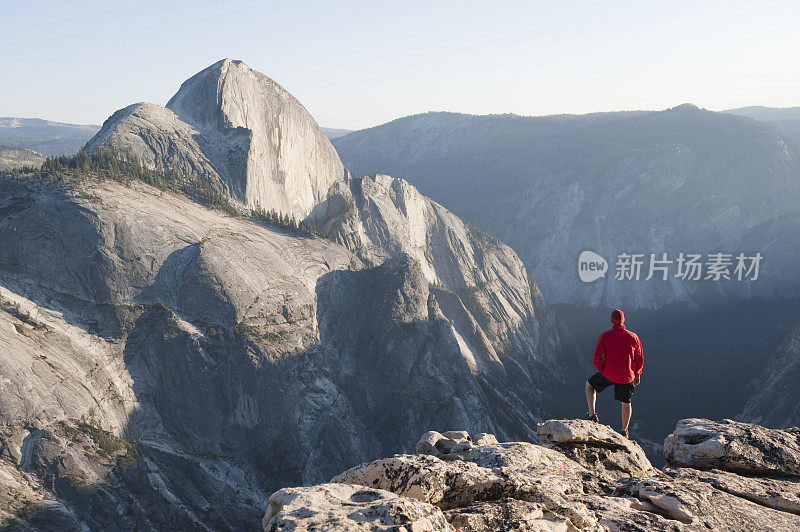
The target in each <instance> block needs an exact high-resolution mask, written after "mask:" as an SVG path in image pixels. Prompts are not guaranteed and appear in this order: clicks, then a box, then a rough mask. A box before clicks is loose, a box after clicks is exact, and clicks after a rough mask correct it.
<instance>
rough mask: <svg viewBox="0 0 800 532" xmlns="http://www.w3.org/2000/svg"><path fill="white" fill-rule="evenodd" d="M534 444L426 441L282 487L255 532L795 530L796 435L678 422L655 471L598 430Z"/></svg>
mask: <svg viewBox="0 0 800 532" xmlns="http://www.w3.org/2000/svg"><path fill="white" fill-rule="evenodd" d="M538 435H539V440H540V443H539V444H534V443H528V442H508V443H498V441H497V439H496V438H495V437H494V436H493V435H491V434H484V433H481V434H474V435H470V434H468V433H467V432H463V431H450V432H444V433H439V432H435V431H430V432H427V433H426V434H424V435H423V436H422V438H421V439H420V441H419V443H418V444H417V447H416V451H417V454H401V455H395V456H393V457H391V458H384V459H380V460H375V461H374V462H371V463H368V464H362V465H360V466H357V467H354V468H352V469H350V470H348V471H345V472H344V473H341V474H340V475H337V476H336V477H334V478H333V479H332V480H331V481H330V482H329V483H327V484H321V485H318V486H311V487H300V488H285V489H282V490H280V491H277V492H275V493H274V494H273V495H272V496H271V497H270V500H269V508H268V510H267V512H266V515H265V516H264V520H263V523H262V524H263V526H264V530H265V531H268V532H272V531H278V530H296V531H302V530H319V531H322V530H394V531H409V532H411V531H414V532H423V531H465V532H467V531H505V530H515V531H545V530H547V531H556V530H564V531H568V530H569V531H571V530H626V531H631V530H671V531H672V530H742V531H744V530H748V531H749V530H786V531H789V530H800V466H798V464H800V430H798V429H789V430H773V429H766V428H764V427H760V426H758V425H751V424H747V423H739V422H735V421H731V420H724V421H722V422H716V421H710V420H706V419H684V420H682V421H680V422H678V425H677V427H676V429H675V432H674V433H673V434H670V435H669V436H668V437H667V439H666V441H665V443H664V454H665V457H666V459H667V466H666V467H665V468H664V469H663V470H659V469H655V468H654V467H653V466H652V465H651V464H650V462H649V461H648V460H647V458H646V456H645V454H644V452H643V451H642V449H641V447H639V445H638V444H637V443H635V442H634V441H631V440H628V439H627V438H623V437H622V436H620V435H619V434H618V433H617V432H615V431H614V430H613V429H611V428H610V427H608V426H605V425H600V424H596V423H592V422H589V421H583V420H550V421H546V422H545V423H541V424H539V426H538Z"/></svg>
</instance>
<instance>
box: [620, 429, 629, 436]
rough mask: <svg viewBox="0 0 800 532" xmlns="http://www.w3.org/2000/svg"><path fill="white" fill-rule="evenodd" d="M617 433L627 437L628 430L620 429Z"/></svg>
mask: <svg viewBox="0 0 800 532" xmlns="http://www.w3.org/2000/svg"><path fill="white" fill-rule="evenodd" d="M619 433H620V434H622V437H623V438H627V437H628V431H627V430H621V431H619Z"/></svg>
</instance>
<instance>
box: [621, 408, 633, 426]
mask: <svg viewBox="0 0 800 532" xmlns="http://www.w3.org/2000/svg"><path fill="white" fill-rule="evenodd" d="M620 404H621V405H622V432H628V425H629V424H630V422H631V414H632V413H633V409H632V408H631V404H630V403H620Z"/></svg>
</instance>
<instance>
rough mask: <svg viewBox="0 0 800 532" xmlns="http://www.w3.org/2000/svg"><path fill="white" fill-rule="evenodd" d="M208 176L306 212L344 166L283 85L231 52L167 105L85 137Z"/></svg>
mask: <svg viewBox="0 0 800 532" xmlns="http://www.w3.org/2000/svg"><path fill="white" fill-rule="evenodd" d="M101 148H102V149H109V150H112V151H115V152H118V153H121V154H124V155H132V156H134V157H136V158H137V159H138V160H140V161H142V162H143V163H144V164H145V165H147V166H148V167H149V168H159V169H168V170H174V171H177V172H180V173H182V174H185V175H187V176H190V177H194V178H200V179H202V180H205V181H207V182H208V183H209V184H211V185H212V186H213V187H214V188H216V189H218V190H221V191H224V192H225V193H227V194H229V195H230V196H232V197H233V198H235V199H236V200H238V201H239V202H241V203H243V204H244V205H245V207H247V208H250V209H262V210H264V211H270V210H273V209H274V210H275V211H277V212H279V213H284V214H288V215H291V216H294V217H295V218H297V219H302V218H305V216H306V215H308V213H310V212H311V210H312V209H313V208H314V206H315V205H316V204H317V203H319V202H321V201H322V200H323V199H325V197H326V196H327V193H328V189H329V188H330V186H331V185H332V184H333V183H334V182H336V181H339V180H342V179H344V177H345V175H346V172H345V170H344V167H343V166H342V163H341V161H340V160H339V157H338V155H337V154H336V150H335V149H334V148H333V146H332V145H331V143H330V141H329V140H328V139H327V137H325V135H324V134H323V132H322V130H321V129H320V128H319V126H318V125H317V123H316V122H315V121H314V119H313V118H312V117H311V115H310V114H308V111H306V110H305V108H304V107H303V106H302V105H301V104H300V102H298V101H297V100H296V99H295V98H294V97H292V95H291V94H289V93H288V92H287V91H286V90H285V89H284V88H283V87H281V86H280V85H278V84H277V83H275V82H274V81H273V80H271V79H270V78H268V77H267V76H265V75H264V74H261V73H260V72H256V71H254V70H252V69H250V68H249V67H248V66H247V65H245V64H244V63H243V62H241V61H233V60H231V59H225V60H222V61H219V62H217V63H214V64H213V65H211V66H209V67H208V68H206V69H204V70H202V71H201V72H199V73H197V74H196V75H194V76H192V77H191V78H189V79H188V80H186V82H184V83H183V85H181V88H180V90H178V92H177V93H176V94H175V95H174V96H173V97H172V99H170V101H169V103H168V104H167V108H166V109H165V108H163V107H161V106H158V105H154V104H146V103H143V104H136V105H132V106H130V107H126V108H125V109H121V110H120V111H117V112H116V113H114V115H112V116H111V117H110V118H109V119H108V120H107V121H106V123H105V124H103V127H102V129H101V130H100V131H99V132H98V134H97V135H96V136H95V137H94V138H92V139H91V140H90V141H89V143H88V144H87V145H86V147H85V150H87V151H89V152H93V151H96V150H98V149H101Z"/></svg>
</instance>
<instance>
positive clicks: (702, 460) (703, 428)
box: [664, 419, 800, 476]
mask: <svg viewBox="0 0 800 532" xmlns="http://www.w3.org/2000/svg"><path fill="white" fill-rule="evenodd" d="M664 457H665V458H666V459H667V462H668V463H670V464H672V465H676V466H681V467H693V468H697V469H711V468H716V469H722V470H725V471H732V472H735V473H747V474H754V475H769V474H777V475H792V476H800V431H796V430H791V431H788V430H777V429H767V428H764V427H761V426H759V425H753V424H751V423H740V422H736V421H731V420H728V419H726V420H724V421H722V422H716V421H709V420H706V419H683V420H681V421H679V422H678V425H677V426H676V427H675V432H673V433H672V434H670V435H669V436H667V439H666V440H665V441H664Z"/></svg>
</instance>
